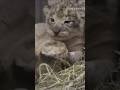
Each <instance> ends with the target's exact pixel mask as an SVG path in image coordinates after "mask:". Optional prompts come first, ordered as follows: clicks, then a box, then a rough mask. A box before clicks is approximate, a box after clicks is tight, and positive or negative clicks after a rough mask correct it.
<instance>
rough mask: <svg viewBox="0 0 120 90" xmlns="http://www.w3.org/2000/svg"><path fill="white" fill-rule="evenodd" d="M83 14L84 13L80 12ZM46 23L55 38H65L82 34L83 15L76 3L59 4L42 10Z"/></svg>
mask: <svg viewBox="0 0 120 90" xmlns="http://www.w3.org/2000/svg"><path fill="white" fill-rule="evenodd" d="M82 13H84V12H82ZM44 14H45V16H46V23H47V24H48V26H49V28H50V29H51V30H52V31H53V32H54V35H55V36H56V37H61V38H62V37H63V38H67V37H70V36H71V35H72V34H75V33H78V32H83V30H82V27H83V26H84V15H83V14H81V8H80V7H79V4H77V3H73V4H71V3H68V2H65V0H64V2H60V3H56V4H54V5H48V6H46V7H45V8H44Z"/></svg>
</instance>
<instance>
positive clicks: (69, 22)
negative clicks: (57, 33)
mask: <svg viewBox="0 0 120 90" xmlns="http://www.w3.org/2000/svg"><path fill="white" fill-rule="evenodd" d="M64 23H65V24H73V23H74V21H64Z"/></svg>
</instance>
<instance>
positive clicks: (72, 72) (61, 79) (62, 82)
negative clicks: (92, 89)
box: [35, 61, 85, 90]
mask: <svg viewBox="0 0 120 90" xmlns="http://www.w3.org/2000/svg"><path fill="white" fill-rule="evenodd" d="M43 69H44V70H43ZM35 90H85V62H84V61H80V62H79V63H75V64H74V65H72V66H70V67H69V68H66V69H64V70H61V71H59V72H55V71H54V70H53V69H52V68H51V67H50V66H49V65H48V64H46V63H42V64H40V65H39V78H38V83H37V84H36V86H35Z"/></svg>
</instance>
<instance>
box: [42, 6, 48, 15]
mask: <svg viewBox="0 0 120 90" xmlns="http://www.w3.org/2000/svg"><path fill="white" fill-rule="evenodd" d="M49 12H50V9H49V7H48V6H45V7H44V8H43V13H44V15H45V16H48V14H49Z"/></svg>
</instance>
